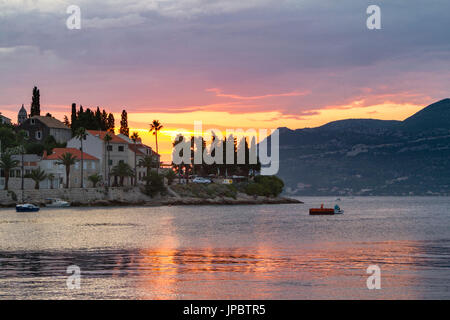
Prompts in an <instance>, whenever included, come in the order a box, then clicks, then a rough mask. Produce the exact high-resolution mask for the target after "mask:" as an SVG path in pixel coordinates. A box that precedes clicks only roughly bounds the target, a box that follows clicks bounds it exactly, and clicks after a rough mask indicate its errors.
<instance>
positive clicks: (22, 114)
mask: <svg viewBox="0 0 450 320" xmlns="http://www.w3.org/2000/svg"><path fill="white" fill-rule="evenodd" d="M25 120H27V110H25V108H24V106H23V105H22V108H20V111H19V115H18V116H17V123H18V124H19V125H21V124H22V123H23V122H24V121H25Z"/></svg>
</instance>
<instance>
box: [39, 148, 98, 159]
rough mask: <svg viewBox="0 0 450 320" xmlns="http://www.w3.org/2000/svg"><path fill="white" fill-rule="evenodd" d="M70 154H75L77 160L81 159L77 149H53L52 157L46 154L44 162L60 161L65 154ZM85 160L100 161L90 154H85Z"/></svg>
mask: <svg viewBox="0 0 450 320" xmlns="http://www.w3.org/2000/svg"><path fill="white" fill-rule="evenodd" d="M66 152H70V153H71V154H73V155H74V156H75V157H77V159H81V151H80V150H79V149H76V148H55V149H53V153H52V154H51V155H47V154H46V153H44V156H43V157H42V160H58V158H59V157H60V156H62V155H63V154H64V153H66ZM83 160H98V159H97V158H96V157H94V156H91V155H90V154H88V153H86V152H83Z"/></svg>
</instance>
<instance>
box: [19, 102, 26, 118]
mask: <svg viewBox="0 0 450 320" xmlns="http://www.w3.org/2000/svg"><path fill="white" fill-rule="evenodd" d="M19 114H20V115H22V114H24V115H25V116H26V115H27V110H26V109H25V108H24V106H23V105H22V108H20V110H19Z"/></svg>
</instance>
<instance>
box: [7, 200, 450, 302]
mask: <svg viewBox="0 0 450 320" xmlns="http://www.w3.org/2000/svg"><path fill="white" fill-rule="evenodd" d="M301 200H303V201H305V204H303V205H297V204H295V205H292V204H291V205H262V206H191V207H188V206H186V207H157V208H144V207H127V208H122V207H115V208H93V209H87V208H73V209H72V208H69V209H45V208H43V209H41V211H40V212H39V213H16V212H15V211H14V210H12V209H2V210H0V299H58V298H69V299H86V298H93V299H115V298H124V299H414V298H418V299H442V298H443V299H450V198H448V197H441V198H439V197H436V198H434V197H433V198H429V197H404V198H398V197H370V198H362V197H361V198H352V199H350V198H342V200H341V201H339V202H337V203H338V204H339V205H340V206H341V207H342V208H343V209H344V210H345V214H344V215H339V216H323V217H320V216H309V215H308V209H309V208H310V207H313V206H318V205H320V204H321V203H324V204H325V205H326V206H328V205H334V204H335V203H336V202H335V198H312V197H308V198H301ZM71 265H77V266H79V267H80V269H81V287H80V289H78V290H77V289H74V290H69V289H68V288H67V285H66V280H67V276H68V274H67V273H66V270H67V267H68V266H71ZM369 265H378V266H379V267H380V268H381V289H380V290H368V289H367V286H366V280H367V277H368V276H369V275H368V274H366V269H367V267H368V266H369Z"/></svg>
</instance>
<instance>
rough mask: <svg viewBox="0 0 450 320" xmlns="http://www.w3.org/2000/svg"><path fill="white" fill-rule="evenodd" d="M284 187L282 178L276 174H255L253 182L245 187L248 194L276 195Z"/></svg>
mask: <svg viewBox="0 0 450 320" xmlns="http://www.w3.org/2000/svg"><path fill="white" fill-rule="evenodd" d="M283 188H284V183H283V180H281V179H280V178H278V177H276V176H257V177H256V178H255V181H254V182H253V183H250V184H248V185H247V186H246V187H245V189H244V190H245V193H247V194H248V195H256V196H266V197H270V196H273V197H277V196H278V195H279V194H280V193H281V192H282V191H283Z"/></svg>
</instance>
